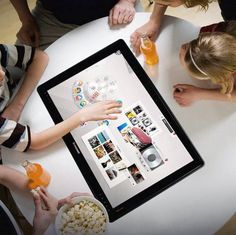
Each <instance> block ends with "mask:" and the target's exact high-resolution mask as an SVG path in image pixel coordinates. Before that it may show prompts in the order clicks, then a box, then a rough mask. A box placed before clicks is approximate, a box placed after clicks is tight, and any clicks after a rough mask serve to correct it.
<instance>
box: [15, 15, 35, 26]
mask: <svg viewBox="0 0 236 235" xmlns="http://www.w3.org/2000/svg"><path fill="white" fill-rule="evenodd" d="M19 19H20V21H21V23H22V24H27V23H29V22H32V21H35V19H34V17H33V16H32V14H31V13H30V12H29V14H26V15H23V16H19Z"/></svg>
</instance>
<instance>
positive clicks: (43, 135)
mask: <svg viewBox="0 0 236 235" xmlns="http://www.w3.org/2000/svg"><path fill="white" fill-rule="evenodd" d="M84 121H85V120H83V119H82V118H81V115H80V112H77V113H75V114H74V115H72V116H71V117H69V118H68V119H66V120H65V121H63V122H60V123H58V124H57V125H55V126H53V127H50V128H49V129H46V130H44V131H42V132H40V133H35V134H34V133H31V145H30V149H34V150H39V149H42V148H45V147H47V146H49V145H51V144H53V143H55V142H56V141H58V140H59V139H60V138H62V137H63V136H64V135H66V134H67V133H69V132H70V131H72V130H73V129H74V128H76V127H78V126H79V125H80V124H82V123H83V122H84Z"/></svg>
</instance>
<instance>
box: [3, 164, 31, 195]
mask: <svg viewBox="0 0 236 235" xmlns="http://www.w3.org/2000/svg"><path fill="white" fill-rule="evenodd" d="M0 184H3V185H4V186H6V187H7V188H9V189H11V190H20V191H22V190H27V189H28V187H27V185H28V178H27V177H26V176H25V175H24V174H22V173H20V172H18V171H16V170H14V169H11V168H9V167H6V166H2V165H0Z"/></svg>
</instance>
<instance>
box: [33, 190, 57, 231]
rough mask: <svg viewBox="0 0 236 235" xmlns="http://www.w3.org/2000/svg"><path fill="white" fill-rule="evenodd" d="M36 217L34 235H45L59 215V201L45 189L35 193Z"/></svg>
mask: <svg viewBox="0 0 236 235" xmlns="http://www.w3.org/2000/svg"><path fill="white" fill-rule="evenodd" d="M33 197H34V205H35V215H34V220H33V235H43V234H44V232H45V231H46V230H47V228H48V227H49V225H50V224H51V223H52V222H53V221H54V219H55V217H56V215H57V212H58V211H57V206H58V200H57V199H56V198H54V197H53V196H52V195H50V194H49V193H48V192H47V190H46V189H45V188H43V187H40V189H38V190H36V192H35V193H33Z"/></svg>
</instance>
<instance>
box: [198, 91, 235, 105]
mask: <svg viewBox="0 0 236 235" xmlns="http://www.w3.org/2000/svg"><path fill="white" fill-rule="evenodd" d="M200 97H201V99H202V100H218V101H228V102H236V91H235V90H234V91H233V92H232V94H231V95H230V96H228V95H225V94H222V93H220V90H219V89H201V91H200Z"/></svg>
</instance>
